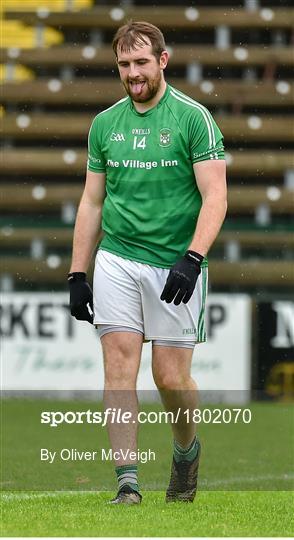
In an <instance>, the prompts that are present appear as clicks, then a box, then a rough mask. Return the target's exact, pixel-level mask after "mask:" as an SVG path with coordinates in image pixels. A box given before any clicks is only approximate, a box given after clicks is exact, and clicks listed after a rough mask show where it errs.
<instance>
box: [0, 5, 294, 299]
mask: <svg viewBox="0 0 294 540" xmlns="http://www.w3.org/2000/svg"><path fill="white" fill-rule="evenodd" d="M100 3H102V2H100ZM140 3H141V4H142V3H143V2H140ZM174 3H175V2H174ZM92 4H93V2H92V1H90V0H74V1H73V0H70V1H68V0H56V1H55V0H54V1H53V0H46V1H45V0H44V1H42V6H43V9H40V7H41V4H40V2H39V1H38V0H23V1H22V2H18V1H17V0H5V1H4V3H3V7H4V10H5V20H4V25H6V26H5V28H6V31H5V32H4V39H3V41H2V44H1V47H2V48H1V53H2V55H1V58H2V62H3V64H4V65H5V67H3V68H1V69H2V73H4V74H5V76H4V79H5V82H4V84H2V87H1V97H2V103H3V109H2V111H3V115H2V119H1V122H2V129H3V132H4V134H5V137H6V140H5V145H4V148H3V151H2V156H3V159H2V161H1V163H0V174H1V176H2V180H1V183H2V186H0V189H1V191H2V196H1V198H0V210H1V214H2V216H1V218H0V253H2V254H3V255H4V264H3V265H2V269H1V273H2V275H3V276H10V277H12V276H14V278H13V280H12V282H13V286H14V287H16V288H20V289H21V288H25V287H26V286H30V283H31V281H33V282H34V283H35V285H36V286H38V284H39V285H40V286H43V285H45V284H46V283H47V284H48V283H52V284H53V283H54V284H55V285H56V286H57V285H58V286H59V285H60V284H62V283H63V282H64V276H65V275H66V273H67V271H68V266H69V257H70V252H71V240H72V226H73V221H74V217H75V211H76V208H77V204H78V201H79V198H80V196H81V193H82V189H83V181H84V174H85V167H86V144H87V133H88V129H89V126H90V124H91V121H92V119H93V117H94V116H95V115H96V114H97V113H98V112H99V111H101V110H103V109H104V108H105V107H107V106H109V105H112V104H113V102H114V101H116V100H117V99H120V98H121V97H122V96H123V95H124V91H123V89H122V87H121V85H120V84H119V81H118V76H117V74H115V76H114V73H115V72H116V68H115V61H114V60H115V59H114V55H113V51H112V49H111V37H112V35H113V33H114V32H115V30H116V28H117V27H118V26H120V25H121V24H122V23H123V21H125V20H127V19H128V18H133V19H135V20H142V19H147V20H149V21H150V22H154V23H155V24H157V25H158V26H160V27H161V28H162V29H163V31H164V33H165V35H166V38H167V44H168V48H169V51H170V62H169V66H168V69H167V71H166V76H167V80H168V81H169V82H170V83H171V84H172V85H174V86H176V87H177V88H179V89H181V90H182V91H183V92H185V93H187V94H188V95H190V96H191V97H193V98H194V99H196V100H198V101H200V102H201V103H203V104H204V105H206V106H208V107H209V109H210V110H211V111H212V112H213V114H214V117H215V118H216V120H217V122H218V124H219V125H220V127H221V129H222V131H223V133H224V136H225V145H226V158H227V165H228V183H229V196H228V200H229V210H228V217H227V221H226V223H225V226H224V228H223V231H222V232H221V234H220V235H219V237H218V239H217V241H216V243H215V245H214V247H213V249H212V250H211V254H210V276H211V281H212V283H213V287H214V290H234V291H235V290H238V289H240V290H254V288H258V287H261V286H262V287H263V288H264V287H265V288H270V289H271V290H288V289H289V288H290V286H291V284H293V269H292V264H293V263H292V260H293V255H292V251H293V244H294V235H293V224H292V221H291V214H292V212H293V184H294V181H293V178H294V161H293V153H292V148H293V138H294V129H293V118H292V116H291V114H292V112H293V76H292V71H291V70H292V68H293V52H292V49H291V31H292V27H293V10H292V9H291V8H290V7H289V8H287V7H284V8H281V7H278V8H277V7H274V6H273V7H271V6H270V7H266V8H265V7H263V6H261V7H260V8H256V9H245V8H242V7H240V6H239V7H238V8H237V9H235V8H233V7H228V6H221V5H220V3H218V4H217V7H215V5H213V4H215V2H210V1H209V0H208V2H207V3H205V7H202V6H199V7H197V8H195V7H191V6H179V5H175V6H169V7H166V6H164V5H163V4H164V2H163V3H160V7H159V6H156V7H155V6H153V5H151V6H150V5H149V6H148V5H147V2H146V5H145V6H141V5H140V6H138V5H136V1H134V2H132V4H133V5H127V4H128V3H127V2H125V4H120V6H119V7H118V6H117V3H116V5H108V3H105V5H104V6H102V5H99V6H96V7H93V8H92V9H91V5H92ZM129 4H130V3H129ZM257 4H258V2H257V3H256V5H257ZM271 4H274V1H273V2H271ZM44 8H45V9H44ZM16 28H17V30H16ZM12 74H14V78H13V76H12ZM25 79H27V80H25ZM20 261H21V265H20ZM32 276H33V277H32ZM231 283H233V285H231Z"/></svg>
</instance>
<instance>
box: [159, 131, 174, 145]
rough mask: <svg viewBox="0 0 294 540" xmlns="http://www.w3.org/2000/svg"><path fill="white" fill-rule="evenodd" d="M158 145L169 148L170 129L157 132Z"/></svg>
mask: <svg viewBox="0 0 294 540" xmlns="http://www.w3.org/2000/svg"><path fill="white" fill-rule="evenodd" d="M159 145H160V146H170V145H171V129H169V128H162V129H161V130H160V131H159Z"/></svg>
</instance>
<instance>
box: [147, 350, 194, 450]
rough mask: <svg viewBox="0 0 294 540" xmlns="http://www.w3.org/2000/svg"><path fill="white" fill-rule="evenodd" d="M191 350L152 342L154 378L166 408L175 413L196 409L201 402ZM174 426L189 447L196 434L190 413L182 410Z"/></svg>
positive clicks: (180, 442)
mask: <svg viewBox="0 0 294 540" xmlns="http://www.w3.org/2000/svg"><path fill="white" fill-rule="evenodd" d="M192 354H193V350H192V349H184V348H180V347H164V346H161V345H154V346H153V351H152V372H153V378H154V381H155V384H156V386H157V388H158V390H159V393H160V396H161V400H162V402H163V405H164V407H165V410H166V411H172V412H173V413H174V416H175V415H176V414H177V411H178V409H180V410H181V411H182V412H183V411H185V410H186V409H190V411H193V410H194V409H196V408H197V406H198V391H197V386H196V383H195V381H194V380H193V379H192V377H191V374H190V372H191V361H192ZM191 417H192V413H190V418H191ZM172 430H173V435H174V438H175V440H176V441H177V442H178V443H179V444H180V445H181V446H182V447H187V446H188V445H189V444H190V443H191V442H192V440H193V439H194V437H195V433H196V424H194V423H193V422H191V421H190V423H187V417H186V416H185V415H183V414H180V415H179V421H178V422H177V423H173V424H172Z"/></svg>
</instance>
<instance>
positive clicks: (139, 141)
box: [133, 135, 146, 150]
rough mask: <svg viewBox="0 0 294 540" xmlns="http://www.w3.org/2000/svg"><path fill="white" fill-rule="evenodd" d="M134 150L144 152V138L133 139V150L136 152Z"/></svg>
mask: <svg viewBox="0 0 294 540" xmlns="http://www.w3.org/2000/svg"><path fill="white" fill-rule="evenodd" d="M136 148H141V149H142V150H145V148H146V137H141V138H138V137H137V135H136V136H135V137H134V143H133V150H136Z"/></svg>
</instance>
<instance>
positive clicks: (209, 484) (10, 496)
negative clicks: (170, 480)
mask: <svg viewBox="0 0 294 540" xmlns="http://www.w3.org/2000/svg"><path fill="white" fill-rule="evenodd" d="M264 480H270V481H274V480H288V481H293V480H294V474H292V473H286V474H280V475H274V474H264V475H260V476H238V477H232V478H226V479H220V480H215V481H209V480H202V482H201V483H200V489H201V488H202V489H206V488H213V487H220V486H222V485H225V486H229V485H232V484H236V483H245V484H256V483H259V482H262V481H264ZM106 491H109V492H111V491H113V490H105V491H45V492H43V491H42V492H40V493H23V492H22V493H12V492H10V493H2V494H1V498H2V499H3V500H4V501H5V500H6V501H9V500H15V499H24V500H25V499H27V500H31V499H43V498H46V497H60V496H72V495H78V496H81V495H97V494H100V493H105V492H106ZM147 491H148V490H147ZM152 491H157V490H152ZM261 491H262V490H261ZM273 491H276V490H275V489H274V490H273Z"/></svg>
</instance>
